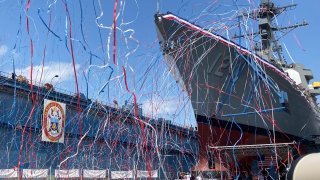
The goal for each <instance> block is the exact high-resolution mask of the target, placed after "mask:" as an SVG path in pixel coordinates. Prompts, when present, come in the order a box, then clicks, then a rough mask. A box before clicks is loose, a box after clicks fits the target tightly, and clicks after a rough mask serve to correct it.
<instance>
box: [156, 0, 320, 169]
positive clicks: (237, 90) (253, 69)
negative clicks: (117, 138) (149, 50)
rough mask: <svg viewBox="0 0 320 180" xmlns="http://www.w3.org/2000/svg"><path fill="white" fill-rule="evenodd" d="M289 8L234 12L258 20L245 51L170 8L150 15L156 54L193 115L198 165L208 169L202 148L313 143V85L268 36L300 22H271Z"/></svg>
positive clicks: (319, 130) (318, 124)
mask: <svg viewBox="0 0 320 180" xmlns="http://www.w3.org/2000/svg"><path fill="white" fill-rule="evenodd" d="M294 6H296V5H289V6H284V7H278V6H276V5H275V4H274V3H273V2H272V1H270V0H261V3H260V5H259V7H258V9H257V11H255V12H249V13H243V14H241V16H246V17H248V18H252V19H255V20H258V21H259V23H258V24H259V29H258V32H257V33H254V34H255V35H259V36H260V42H259V44H260V47H258V46H257V47H255V48H251V49H250V50H249V49H246V48H244V47H243V46H241V45H240V44H237V43H235V42H233V41H231V40H229V39H227V38H225V37H222V36H220V35H218V34H216V33H215V32H213V31H212V30H206V29H203V28H201V27H199V26H197V25H194V24H193V23H190V22H188V21H187V20H185V19H182V18H180V17H178V16H176V15H174V14H172V13H167V14H156V15H155V23H156V27H157V32H158V38H159V42H160V46H161V49H162V51H163V55H164V57H165V59H166V62H167V64H168V66H169V68H170V72H171V73H172V74H173V76H174V77H175V79H176V81H177V83H179V84H180V86H181V88H182V89H183V90H185V91H186V92H187V93H188V95H189V97H190V99H191V103H192V106H193V109H194V113H195V116H196V120H197V125H198V133H199V141H200V142H199V144H200V153H201V152H202V153H203V154H202V155H201V154H200V163H199V164H200V165H199V166H198V169H207V168H203V167H200V166H202V165H201V164H205V166H207V165H208V164H209V166H210V155H209V157H208V155H207V154H208V149H210V147H218V146H219V147H221V146H224V147H228V146H231V147H232V146H234V147H235V146H236V145H257V144H269V145H270V144H271V145H272V144H276V143H292V142H295V143H297V144H299V145H300V144H314V143H315V142H316V141H317V140H316V139H317V138H318V137H319V135H320V108H319V106H318V104H317V100H316V96H317V95H319V94H320V93H319V87H320V84H319V82H313V83H312V81H311V80H312V79H313V74H312V72H311V70H310V69H306V68H305V67H304V65H302V64H287V63H286V61H285V60H284V59H283V57H282V53H281V46H280V44H279V43H278V41H277V38H276V34H275V31H280V30H281V31H283V30H285V31H290V30H292V29H294V28H297V27H300V26H305V25H307V23H306V22H302V23H301V24H295V25H293V26H289V27H277V26H276V25H275V23H273V20H275V18H276V16H278V15H279V14H281V13H283V12H284V11H285V10H287V9H290V8H292V7H294ZM250 35H253V34H244V35H242V36H250ZM240 36H241V35H240ZM249 147H250V146H249ZM209 154H210V153H209ZM202 156H203V157H202ZM208 159H209V162H208ZM202 162H203V163H202ZM211 164H212V163H211ZM203 166H204V165H203ZM213 166H214V165H213Z"/></svg>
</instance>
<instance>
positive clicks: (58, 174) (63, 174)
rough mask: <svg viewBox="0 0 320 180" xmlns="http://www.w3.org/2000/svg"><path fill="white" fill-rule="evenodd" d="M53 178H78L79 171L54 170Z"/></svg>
mask: <svg viewBox="0 0 320 180" xmlns="http://www.w3.org/2000/svg"><path fill="white" fill-rule="evenodd" d="M54 177H55V178H80V171H79V169H67V170H61V169H60V170H59V169H56V170H55V171H54Z"/></svg>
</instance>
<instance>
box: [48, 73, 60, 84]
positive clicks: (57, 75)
mask: <svg viewBox="0 0 320 180" xmlns="http://www.w3.org/2000/svg"><path fill="white" fill-rule="evenodd" d="M57 77H59V75H57V74H56V75H55V76H53V77H52V78H51V81H50V84H52V80H53V78H57Z"/></svg>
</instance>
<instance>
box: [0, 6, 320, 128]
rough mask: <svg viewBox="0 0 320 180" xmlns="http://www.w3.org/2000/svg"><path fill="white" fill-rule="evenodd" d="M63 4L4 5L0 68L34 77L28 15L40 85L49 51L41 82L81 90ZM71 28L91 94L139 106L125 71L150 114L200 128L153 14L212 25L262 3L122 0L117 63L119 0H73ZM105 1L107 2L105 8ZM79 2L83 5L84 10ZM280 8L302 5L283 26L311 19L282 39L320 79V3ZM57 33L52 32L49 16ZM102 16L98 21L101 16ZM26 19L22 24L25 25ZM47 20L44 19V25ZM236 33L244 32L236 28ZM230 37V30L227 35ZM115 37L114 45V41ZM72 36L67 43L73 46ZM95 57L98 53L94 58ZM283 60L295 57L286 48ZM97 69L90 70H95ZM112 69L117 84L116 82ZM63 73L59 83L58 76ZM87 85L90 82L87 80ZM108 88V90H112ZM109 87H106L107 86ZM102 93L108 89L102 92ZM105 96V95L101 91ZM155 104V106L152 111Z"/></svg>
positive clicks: (283, 19) (78, 62)
mask: <svg viewBox="0 0 320 180" xmlns="http://www.w3.org/2000/svg"><path fill="white" fill-rule="evenodd" d="M63 2H64V1H60V0H57V1H55V0H52V1H49V0H48V1H43V0H31V4H30V9H29V11H28V14H26V3H27V1H26V0H0V22H1V28H0V70H1V71H5V72H12V69H13V68H12V67H13V66H12V60H13V59H14V62H15V70H16V72H17V74H19V73H20V74H24V75H26V76H27V77H29V71H30V63H31V61H30V39H29V37H28V34H27V29H26V16H27V15H28V17H29V22H30V28H29V30H30V37H31V39H32V41H33V45H34V57H33V58H32V62H33V68H34V77H36V78H37V80H40V72H41V68H42V65H41V64H42V60H43V57H44V56H43V54H44V47H45V46H46V51H45V52H46V55H45V60H44V73H45V74H44V75H43V76H42V80H41V81H42V82H52V83H53V84H54V85H55V86H56V87H59V88H62V89H66V90H69V91H71V92H75V79H74V75H73V65H72V64H71V54H70V46H69V36H66V32H67V33H69V30H70V29H69V28H70V26H69V25H68V26H66V18H67V14H66V11H65V6H64V3H63ZM66 2H67V5H68V9H69V11H70V17H71V23H72V35H73V38H74V39H73V41H72V42H73V46H74V54H75V63H76V64H75V66H76V70H77V76H78V79H79V88H80V91H81V92H82V93H84V94H86V90H87V84H88V89H89V97H90V98H92V99H99V100H101V101H106V102H109V103H111V102H112V101H113V100H117V101H118V102H119V104H120V105H122V104H123V103H124V100H125V99H129V101H132V96H131V93H128V92H127V90H126V88H125V83H124V77H123V71H122V67H125V69H126V71H127V82H128V88H129V90H130V91H131V92H135V93H136V94H137V97H138V101H139V103H141V104H143V107H144V110H145V111H144V112H145V113H146V115H148V116H154V117H161V116H164V117H167V118H169V119H172V120H173V121H175V122H178V123H180V124H185V123H187V124H192V125H195V122H194V117H192V113H190V112H192V107H191V105H190V103H189V101H188V97H187V95H186V94H185V93H181V90H180V88H179V87H178V86H177V84H176V83H175V82H174V81H173V78H172V76H171V75H170V74H169V72H168V70H167V69H166V65H165V63H164V60H163V57H162V55H161V52H160V51H159V45H158V41H157V37H156V31H155V25H154V21H153V19H154V14H155V13H156V11H157V3H158V2H159V7H160V12H163V13H166V12H168V11H170V12H173V13H175V14H177V15H179V16H181V17H183V18H185V19H189V20H190V21H192V22H194V23H196V24H199V25H201V26H203V27H206V28H210V27H212V26H217V25H216V24H214V23H212V22H215V21H221V22H224V23H226V25H232V24H235V21H234V20H230V18H229V17H231V16H232V15H233V14H234V13H236V11H238V10H239V9H240V10H249V9H252V8H254V7H256V6H257V4H258V1H253V0H238V1H235V0H210V1H209V0H159V1H157V0H127V1H121V0H119V2H118V6H117V12H118V13H119V14H118V18H117V27H118V28H117V37H116V39H117V41H116V42H117V53H116V59H117V65H114V64H113V62H112V48H113V30H112V23H113V7H114V1H112V0H108V1H106V0H101V1H98V0H81V1H79V0H73V1H71V0H67V1H66ZM99 2H100V3H99ZM80 3H81V7H82V8H80ZM275 3H278V4H280V5H285V4H290V3H297V4H298V7H297V8H296V9H295V10H292V11H288V12H287V13H284V14H283V15H282V16H281V17H279V19H278V22H279V24H280V25H281V26H286V25H288V24H289V23H290V24H294V23H296V22H301V21H302V20H304V19H305V20H306V21H307V22H309V23H310V25H309V26H307V27H304V28H300V29H297V30H295V31H294V33H289V34H288V35H287V36H286V37H285V38H283V39H282V41H283V43H284V44H285V46H286V47H287V49H288V51H289V53H290V55H291V57H292V59H293V61H295V62H297V63H303V64H305V66H306V67H307V68H311V69H312V70H313V72H314V76H315V79H318V80H320V70H319V68H320V61H319V59H318V57H319V54H318V52H319V50H320V49H319V46H318V45H317V43H318V42H320V39H319V36H318V33H319V26H320V16H319V15H317V14H318V7H320V1H311V0H309V1H306V0H304V1H303V0H281V1H280V0H277V1H275ZM50 15H51V23H50V31H51V32H49V34H48V35H47V32H48V28H47V27H46V26H49V17H50ZM100 15H101V17H100V18H97V16H100ZM20 17H21V21H20ZM41 19H42V20H43V21H42V20H41ZM232 30H234V32H236V30H237V29H232ZM221 33H222V35H225V34H224V33H225V32H222V31H221ZM109 37H110V40H109V41H108V38H109ZM65 38H67V45H66V41H65ZM108 46H109V51H108ZM90 54H91V55H90ZM284 55H285V57H286V59H287V61H288V63H291V62H292V60H291V58H290V57H289V56H288V54H287V53H286V50H284ZM90 64H91V66H90ZM111 69H113V73H112V74H111V79H109V76H110V73H111ZM56 74H58V75H59V77H58V78H54V76H55V75H56ZM88 78H89V81H88V83H86V80H85V79H88ZM107 83H108V86H106V87H105V85H106V84H107ZM103 87H105V88H104V89H103ZM102 89H103V91H102V92H100V91H101V90H102ZM99 92H100V94H99ZM150 107H152V108H150Z"/></svg>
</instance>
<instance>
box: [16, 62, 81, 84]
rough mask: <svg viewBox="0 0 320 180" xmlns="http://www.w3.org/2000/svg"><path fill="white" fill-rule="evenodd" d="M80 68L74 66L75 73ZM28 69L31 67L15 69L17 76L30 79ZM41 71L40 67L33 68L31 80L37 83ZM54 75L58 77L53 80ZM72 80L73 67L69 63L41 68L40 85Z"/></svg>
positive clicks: (77, 65) (53, 64)
mask: <svg viewBox="0 0 320 180" xmlns="http://www.w3.org/2000/svg"><path fill="white" fill-rule="evenodd" d="M79 68H80V65H79V64H76V71H77V72H78V70H79ZM30 69H31V67H30V66H28V67H26V68H23V69H16V74H17V75H20V74H21V75H23V76H25V77H27V78H28V79H29V78H30ZM41 71H42V65H37V66H33V73H32V77H33V80H35V81H37V82H39V81H40V77H41ZM55 75H58V76H59V77H57V78H54V77H55ZM72 79H74V72H73V65H72V64H71V63H58V62H57V63H51V64H49V65H45V66H44V67H43V74H42V77H41V82H42V83H47V82H49V83H50V82H52V81H53V82H57V81H59V82H63V81H68V80H72Z"/></svg>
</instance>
